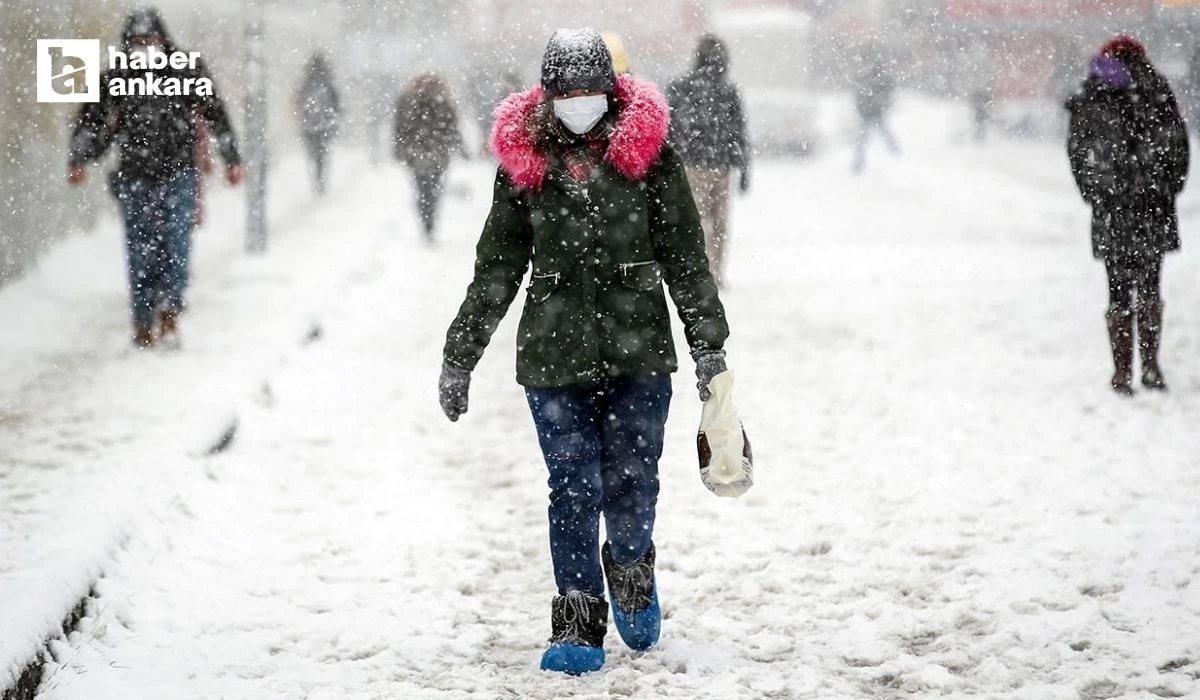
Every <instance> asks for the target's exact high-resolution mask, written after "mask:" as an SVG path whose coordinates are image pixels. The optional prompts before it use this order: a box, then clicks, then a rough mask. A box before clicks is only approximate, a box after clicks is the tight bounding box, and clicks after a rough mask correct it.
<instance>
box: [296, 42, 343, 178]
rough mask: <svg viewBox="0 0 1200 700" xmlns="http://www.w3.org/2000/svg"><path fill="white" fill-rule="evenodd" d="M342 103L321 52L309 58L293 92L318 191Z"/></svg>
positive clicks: (326, 165) (326, 168)
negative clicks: (302, 80)
mask: <svg viewBox="0 0 1200 700" xmlns="http://www.w3.org/2000/svg"><path fill="white" fill-rule="evenodd" d="M340 113H341V103H340V101H339V98H338V91H337V88H336V87H335V86H334V80H333V70H332V69H331V68H330V67H329V61H327V60H326V59H325V56H324V54H321V53H315V54H313V56H312V58H310V59H309V60H308V68H307V69H306V71H305V74H304V82H303V83H301V85H300V90H299V92H298V93H297V94H296V115H297V117H299V119H300V135H301V138H303V139H304V146H305V148H307V149H308V154H309V156H310V157H311V158H312V162H313V175H314V178H315V185H316V189H317V194H325V189H326V185H327V177H328V175H327V173H328V162H329V143H330V142H331V141H333V138H334V136H336V135H337V128H338V116H339V115H340Z"/></svg>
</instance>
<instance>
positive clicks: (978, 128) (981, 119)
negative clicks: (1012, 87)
mask: <svg viewBox="0 0 1200 700" xmlns="http://www.w3.org/2000/svg"><path fill="white" fill-rule="evenodd" d="M963 78H964V80H963V92H964V94H965V95H966V98H967V104H968V105H969V106H970V110H971V124H972V126H973V127H974V136H975V142H976V143H983V142H984V141H985V140H987V132H988V126H989V125H990V124H991V122H992V107H993V104H994V100H995V89H996V69H995V64H994V63H993V61H992V52H991V49H990V47H989V46H988V45H987V44H986V43H985V42H983V41H982V40H979V41H976V42H975V43H974V44H973V45H972V47H971V50H970V51H968V52H967V54H966V73H965V74H964V76H963Z"/></svg>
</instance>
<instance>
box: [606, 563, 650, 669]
mask: <svg viewBox="0 0 1200 700" xmlns="http://www.w3.org/2000/svg"><path fill="white" fill-rule="evenodd" d="M654 556H655V555H654V545H653V544H651V545H650V549H649V550H648V551H647V552H646V554H645V556H643V557H642V559H641V561H637V562H634V563H632V564H629V565H624V566H623V565H621V564H618V563H617V562H615V561H613V558H612V548H611V547H609V545H608V543H607V542H606V543H604V547H603V548H602V549H601V550H600V558H601V560H602V561H603V563H604V578H605V579H607V580H608V594H609V595H610V596H611V597H612V610H613V622H614V623H615V624H616V625H617V632H618V633H620V635H621V639H622V640H623V641H624V642H625V644H626V646H628V647H629V648H630V649H633V650H635V651H646V650H647V649H649V648H650V647H652V646H654V645H655V644H656V643H658V637H659V634H660V633H661V631H662V607H661V606H660V605H659V604H658V586H657V584H656V583H655V581H654Z"/></svg>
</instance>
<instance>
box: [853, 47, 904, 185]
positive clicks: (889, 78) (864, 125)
mask: <svg viewBox="0 0 1200 700" xmlns="http://www.w3.org/2000/svg"><path fill="white" fill-rule="evenodd" d="M856 90H857V92H856V96H855V106H856V107H857V109H858V118H859V123H858V137H857V139H856V140H855V143H854V172H856V173H861V172H862V171H863V168H865V167H866V166H867V145H868V141H870V139H871V133H872V132H875V131H877V132H879V136H880V137H881V138H882V139H883V143H884V144H885V145H886V146H887V148H888V150H889V151H891V152H892V153H893V154H895V155H899V154H900V142H899V141H897V140H896V136H895V134H893V133H892V128H891V126H890V125H889V124H888V115H889V113H890V112H891V111H892V97H893V94H894V93H895V91H896V78H895V77H894V76H893V75H892V69H891V67H890V66H889V65H888V62H887V61H886V60H884V58H883V56H881V55H880V54H879V53H878V51H877V50H874V49H871V50H868V51H867V53H866V55H865V57H864V61H863V64H862V68H861V70H860V71H859V74H858V78H857V87H856Z"/></svg>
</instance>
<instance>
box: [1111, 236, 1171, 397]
mask: <svg viewBox="0 0 1200 700" xmlns="http://www.w3.org/2000/svg"><path fill="white" fill-rule="evenodd" d="M1162 265H1163V256H1161V255H1158V256H1154V255H1144V254H1141V255H1139V254H1130V255H1124V256H1120V255H1113V256H1109V257H1108V258H1106V259H1105V261H1104V269H1105V272H1106V273H1107V274H1108V308H1109V314H1110V316H1111V315H1120V316H1122V317H1123V318H1126V319H1128V320H1127V321H1126V325H1127V326H1128V328H1127V329H1126V330H1123V331H1121V334H1120V335H1121V340H1122V341H1123V342H1122V344H1121V345H1120V346H1119V347H1118V346H1117V344H1116V341H1113V343H1114V350H1113V358H1114V362H1115V363H1116V364H1117V371H1118V374H1123V375H1125V376H1128V375H1129V374H1131V373H1132V367H1133V357H1132V353H1133V347H1134V344H1135V343H1134V341H1133V331H1134V325H1133V319H1134V317H1135V314H1136V320H1137V325H1136V328H1137V342H1136V345H1137V347H1138V349H1139V350H1140V352H1141V357H1142V370H1143V381H1144V382H1145V383H1146V384H1147V385H1153V386H1154V388H1163V387H1162V384H1163V382H1162V371H1161V369H1160V368H1159V364H1158V353H1159V347H1160V342H1161V338H1162V310H1163V303H1162ZM1135 295H1136V300H1135ZM1110 335H1112V331H1111V325H1110ZM1125 336H1128V338H1126V337H1125Z"/></svg>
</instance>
